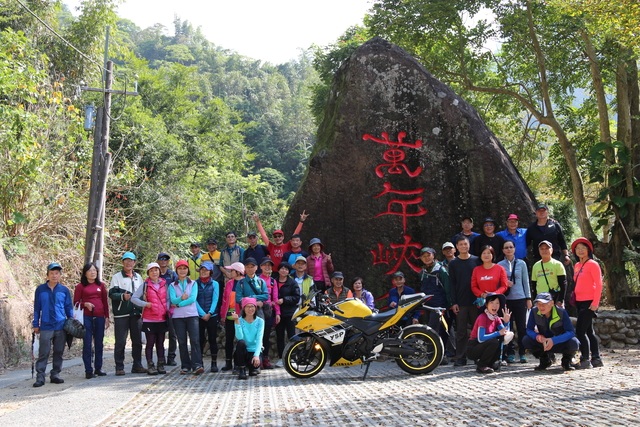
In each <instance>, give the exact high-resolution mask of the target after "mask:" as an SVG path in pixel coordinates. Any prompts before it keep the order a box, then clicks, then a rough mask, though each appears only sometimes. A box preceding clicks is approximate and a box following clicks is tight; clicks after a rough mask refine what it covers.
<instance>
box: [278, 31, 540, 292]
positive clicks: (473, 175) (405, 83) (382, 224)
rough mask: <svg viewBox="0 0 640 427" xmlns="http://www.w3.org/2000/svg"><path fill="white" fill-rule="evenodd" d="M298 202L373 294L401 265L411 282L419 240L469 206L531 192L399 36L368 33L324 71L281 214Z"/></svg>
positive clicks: (527, 196) (454, 221)
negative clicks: (292, 191) (305, 159)
mask: <svg viewBox="0 0 640 427" xmlns="http://www.w3.org/2000/svg"><path fill="white" fill-rule="evenodd" d="M303 210H306V211H307V212H308V213H310V214H311V215H310V217H309V219H308V220H307V222H306V223H305V228H304V229H303V238H304V240H305V241H307V242H308V240H309V239H310V238H312V237H319V238H321V239H322V240H323V243H324V244H325V249H326V252H328V253H331V255H332V257H333V260H334V263H335V265H336V268H337V269H339V270H342V271H343V272H344V273H345V275H346V277H347V283H346V284H347V285H348V284H349V282H350V278H352V277H353V276H356V275H357V276H362V277H363V278H364V281H365V286H366V287H367V288H369V289H370V290H372V291H373V292H374V294H376V295H382V294H384V293H385V292H386V291H387V289H388V286H389V280H388V277H389V275H391V274H392V273H393V272H395V271H397V270H401V271H403V272H404V273H405V274H406V275H407V277H408V279H407V284H408V285H410V286H413V285H415V284H416V283H417V273H418V272H419V269H420V261H419V259H418V256H419V251H420V248H421V247H423V246H433V247H435V248H436V249H437V250H438V251H439V248H440V247H441V245H442V243H444V242H446V241H448V240H450V238H451V236H452V235H454V234H455V233H457V232H458V231H459V230H460V219H461V218H462V217H463V216H465V215H470V216H471V217H473V218H475V219H476V223H480V222H481V221H482V219H483V218H484V217H486V216H492V217H494V218H496V219H497V220H498V222H499V223H504V219H505V218H506V216H507V215H508V214H509V213H516V214H518V215H519V216H520V218H521V219H523V220H524V221H523V222H522V223H521V226H522V225H523V224H525V225H524V226H526V223H528V221H529V220H532V219H533V211H534V197H533V194H532V193H531V191H530V189H529V188H528V187H527V185H526V184H525V183H524V181H523V180H522V177H521V176H520V174H519V173H518V171H517V170H516V168H515V166H514V165H513V163H512V162H511V159H510V158H509V156H508V155H507V153H506V151H505V150H504V148H503V147H502V145H501V144H500V142H499V141H498V140H497V138H496V137H495V135H493V134H492V133H491V131H490V130H489V129H488V128H487V126H486V125H485V124H484V123H483V121H482V120H481V119H480V117H479V115H478V113H477V112H476V111H475V110H474V109H473V108H472V107H471V106H470V105H469V104H468V103H467V102H465V101H464V100H463V99H462V98H460V97H459V96H458V95H456V94H455V93H454V92H453V90H451V88H449V87H448V86H446V85H445V84H443V83H441V82H440V81H438V80H437V79H435V78H434V77H433V76H432V75H431V74H429V72H428V71H427V70H425V68H424V67H423V66H422V65H421V64H420V63H418V62H417V61H416V60H415V59H414V58H413V57H411V56H410V55H409V54H408V53H406V52H405V51H403V50H402V49H400V48H399V47H397V46H395V45H393V44H391V43H389V42H387V41H385V40H383V39H381V38H374V39H372V40H370V41H368V42H367V43H365V44H363V45H362V46H361V47H359V48H358V49H357V50H356V51H355V52H354V53H353V54H352V55H351V57H350V58H349V59H347V60H346V61H345V62H344V64H342V66H341V67H340V69H339V70H338V72H337V73H336V76H335V79H334V83H333V87H332V92H331V96H330V99H329V102H328V104H327V107H326V110H325V113H324V119H323V121H322V123H321V125H320V127H319V130H318V142H317V144H316V146H315V149H314V152H313V154H312V156H311V159H310V161H309V167H308V170H307V174H306V176H305V178H304V180H303V182H302V183H301V185H300V189H299V190H298V192H297V193H296V196H295V198H294V200H293V202H292V205H291V207H290V209H289V212H288V213H287V217H286V219H285V227H286V229H288V230H291V229H293V228H294V227H295V224H296V223H297V221H298V215H299V213H300V212H302V211H303Z"/></svg>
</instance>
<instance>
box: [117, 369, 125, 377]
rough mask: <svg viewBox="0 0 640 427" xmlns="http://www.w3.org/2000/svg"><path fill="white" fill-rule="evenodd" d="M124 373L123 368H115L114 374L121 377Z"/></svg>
mask: <svg viewBox="0 0 640 427" xmlns="http://www.w3.org/2000/svg"><path fill="white" fill-rule="evenodd" d="M124 374H125V372H124V369H116V376H117V377H121V376H123V375H124Z"/></svg>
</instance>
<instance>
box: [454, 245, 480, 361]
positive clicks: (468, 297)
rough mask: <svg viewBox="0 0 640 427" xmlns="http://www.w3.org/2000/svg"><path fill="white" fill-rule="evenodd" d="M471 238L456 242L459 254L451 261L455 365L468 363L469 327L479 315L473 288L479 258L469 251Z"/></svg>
mask: <svg viewBox="0 0 640 427" xmlns="http://www.w3.org/2000/svg"><path fill="white" fill-rule="evenodd" d="M469 248H470V244H469V238H468V237H466V236H465V237H461V238H459V239H458V241H457V242H456V249H457V250H458V253H459V254H458V256H457V257H456V259H454V260H453V261H451V262H450V263H449V283H450V285H451V303H452V306H451V311H452V312H453V314H455V316H456V328H455V329H456V334H455V336H456V361H455V363H454V366H465V365H466V364H467V356H466V355H467V343H468V341H469V335H468V334H467V327H468V326H473V325H474V324H475V321H476V317H478V307H476V305H475V304H474V301H475V300H476V298H477V297H476V296H475V295H474V294H473V291H472V290H471V276H472V275H473V269H474V268H476V267H477V266H478V264H479V261H480V260H479V259H478V257H477V256H475V255H471V254H470V253H469Z"/></svg>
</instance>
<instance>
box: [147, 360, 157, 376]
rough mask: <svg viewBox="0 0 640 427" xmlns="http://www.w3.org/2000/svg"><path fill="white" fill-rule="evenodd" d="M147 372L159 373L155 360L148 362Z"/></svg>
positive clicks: (151, 373)
mask: <svg viewBox="0 0 640 427" xmlns="http://www.w3.org/2000/svg"><path fill="white" fill-rule="evenodd" d="M147 374H149V375H158V370H157V369H156V366H155V365H154V364H153V362H152V361H151V362H147Z"/></svg>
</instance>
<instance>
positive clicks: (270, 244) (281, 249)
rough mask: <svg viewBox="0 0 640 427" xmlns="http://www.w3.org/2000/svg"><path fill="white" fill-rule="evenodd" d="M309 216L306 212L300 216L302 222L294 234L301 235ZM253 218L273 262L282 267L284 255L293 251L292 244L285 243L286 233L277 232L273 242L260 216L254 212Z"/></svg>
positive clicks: (274, 234)
mask: <svg viewBox="0 0 640 427" xmlns="http://www.w3.org/2000/svg"><path fill="white" fill-rule="evenodd" d="M308 216H309V215H308V214H307V213H306V212H305V211H302V213H301V214H300V222H298V226H297V227H296V229H295V230H294V231H293V234H300V232H301V231H302V226H303V225H304V221H305V220H306V219H307V217H308ZM251 218H252V219H253V220H254V221H255V222H256V226H257V227H258V231H259V232H260V237H262V241H263V242H264V243H265V244H266V245H267V249H268V250H269V256H270V257H271V259H272V260H273V263H274V264H275V265H280V263H281V262H282V259H283V257H284V254H285V253H286V252H289V251H290V250H291V242H286V243H284V232H283V231H282V230H275V231H274V232H273V241H271V240H269V236H267V232H266V231H265V230H264V227H263V226H262V223H261V222H260V217H259V216H258V214H257V213H255V212H254V213H253V215H252V216H251Z"/></svg>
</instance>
